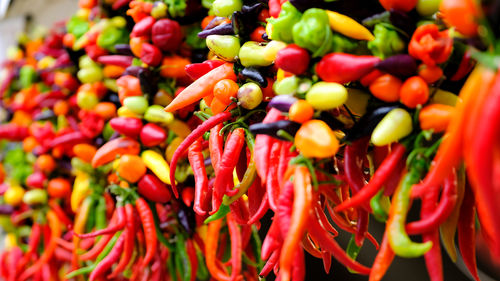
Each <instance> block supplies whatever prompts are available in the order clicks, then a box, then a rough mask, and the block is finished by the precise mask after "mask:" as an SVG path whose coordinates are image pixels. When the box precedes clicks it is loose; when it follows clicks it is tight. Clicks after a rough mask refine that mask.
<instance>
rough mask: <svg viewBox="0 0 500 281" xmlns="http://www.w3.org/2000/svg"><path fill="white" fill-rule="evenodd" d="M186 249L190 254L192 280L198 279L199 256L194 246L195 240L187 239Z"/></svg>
mask: <svg viewBox="0 0 500 281" xmlns="http://www.w3.org/2000/svg"><path fill="white" fill-rule="evenodd" d="M186 251H187V254H188V256H189V263H190V264H191V280H190V281H195V280H196V271H197V270H198V258H197V256H196V249H195V247H194V243H193V240H191V239H187V240H186Z"/></svg>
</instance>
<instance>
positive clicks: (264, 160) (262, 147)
mask: <svg viewBox="0 0 500 281" xmlns="http://www.w3.org/2000/svg"><path fill="white" fill-rule="evenodd" d="M283 118H284V117H283V116H282V115H281V111H279V110H277V109H276V108H271V109H270V110H269V112H268V113H267V115H266V117H265V118H264V120H263V121H262V123H272V122H276V121H278V120H280V119H283ZM273 141H274V139H273V138H272V137H271V136H268V135H263V134H259V135H257V136H256V137H255V146H254V161H255V168H256V169H257V175H259V177H260V179H261V181H262V184H265V183H266V180H267V179H266V177H267V172H268V169H269V152H270V150H271V146H272V144H273Z"/></svg>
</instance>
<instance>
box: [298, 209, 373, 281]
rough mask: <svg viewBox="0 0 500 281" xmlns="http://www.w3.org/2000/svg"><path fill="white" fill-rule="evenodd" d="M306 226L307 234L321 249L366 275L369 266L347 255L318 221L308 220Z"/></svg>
mask: <svg viewBox="0 0 500 281" xmlns="http://www.w3.org/2000/svg"><path fill="white" fill-rule="evenodd" d="M307 228H308V233H309V235H311V237H312V238H313V239H314V240H315V241H317V242H318V243H319V246H320V247H321V249H325V250H327V251H329V252H330V253H331V254H332V255H333V257H334V258H335V259H337V260H338V261H339V262H340V263H342V264H343V265H345V266H346V267H348V268H350V269H352V270H354V271H356V272H358V273H360V274H364V275H368V274H369V273H370V269H369V268H367V267H365V266H363V265H361V264H359V263H358V262H357V261H355V260H353V259H352V258H351V257H349V256H348V255H347V253H346V252H345V251H344V250H343V249H342V248H341V247H340V246H339V245H338V244H337V242H336V241H335V239H333V238H332V237H331V235H329V234H328V233H326V231H325V230H324V229H323V228H322V227H321V225H319V222H318V221H317V220H316V219H315V218H311V219H309V220H308V224H307Z"/></svg>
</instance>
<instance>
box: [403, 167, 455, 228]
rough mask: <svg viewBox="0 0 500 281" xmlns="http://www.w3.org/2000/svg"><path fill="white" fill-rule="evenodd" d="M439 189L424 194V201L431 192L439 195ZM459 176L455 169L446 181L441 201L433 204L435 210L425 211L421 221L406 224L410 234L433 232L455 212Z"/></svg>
mask: <svg viewBox="0 0 500 281" xmlns="http://www.w3.org/2000/svg"><path fill="white" fill-rule="evenodd" d="M438 192H439V190H437V189H436V190H435V191H432V192H427V193H426V195H424V196H425V197H424V203H425V201H426V200H427V197H428V196H429V194H432V195H433V196H435V197H437V196H438V194H437V193H438ZM457 196H458V195H457V177H456V173H455V171H453V173H451V174H450V175H449V176H448V177H447V178H446V179H445V181H444V188H443V193H442V195H441V201H440V202H439V204H438V205H437V206H433V208H432V209H433V210H431V211H430V212H425V215H424V214H422V219H421V220H419V221H413V222H410V223H408V224H407V225H406V232H407V233H408V234H419V233H427V232H432V231H433V230H435V229H437V228H438V227H439V225H441V224H442V223H443V222H444V221H445V220H446V219H447V218H448V217H449V215H450V214H451V212H453V208H454V207H455V203H456V202H457Z"/></svg>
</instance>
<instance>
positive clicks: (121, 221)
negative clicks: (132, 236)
mask: <svg viewBox="0 0 500 281" xmlns="http://www.w3.org/2000/svg"><path fill="white" fill-rule="evenodd" d="M115 214H116V223H115V224H113V225H110V226H108V227H106V228H104V229H99V230H97V231H94V232H91V233H85V234H78V233H75V235H76V236H78V237H80V238H81V239H85V238H92V237H96V236H99V235H104V234H113V233H115V232H117V231H118V230H120V229H123V228H124V227H125V223H126V222H127V219H126V216H125V209H124V208H123V206H117V207H116V209H115Z"/></svg>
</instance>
